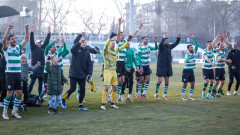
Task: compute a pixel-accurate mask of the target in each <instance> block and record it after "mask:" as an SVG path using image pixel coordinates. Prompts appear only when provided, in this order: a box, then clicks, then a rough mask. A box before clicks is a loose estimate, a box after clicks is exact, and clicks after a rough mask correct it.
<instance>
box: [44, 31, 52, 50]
mask: <svg viewBox="0 0 240 135" xmlns="http://www.w3.org/2000/svg"><path fill="white" fill-rule="evenodd" d="M50 37H51V27H50V26H48V34H47V37H46V38H45V40H44V43H43V48H46V46H47V45H48V44H49V41H50Z"/></svg>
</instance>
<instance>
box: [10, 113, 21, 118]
mask: <svg viewBox="0 0 240 135" xmlns="http://www.w3.org/2000/svg"><path fill="white" fill-rule="evenodd" d="M12 116H13V117H15V118H17V119H21V118H22V117H21V116H20V115H19V114H18V113H13V112H12Z"/></svg>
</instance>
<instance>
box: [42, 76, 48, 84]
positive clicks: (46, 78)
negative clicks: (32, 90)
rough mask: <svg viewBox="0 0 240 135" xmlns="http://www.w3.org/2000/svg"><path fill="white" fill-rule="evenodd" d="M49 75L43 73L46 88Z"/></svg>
mask: <svg viewBox="0 0 240 135" xmlns="http://www.w3.org/2000/svg"><path fill="white" fill-rule="evenodd" d="M47 80H48V73H43V82H44V87H47Z"/></svg>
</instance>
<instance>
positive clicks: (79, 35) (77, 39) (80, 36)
mask: <svg viewBox="0 0 240 135" xmlns="http://www.w3.org/2000/svg"><path fill="white" fill-rule="evenodd" d="M84 34H85V32H82V33H81V34H78V36H77V37H76V38H75V39H74V42H73V43H74V44H76V43H78V42H79V40H80V39H81V38H82V36H83V35H84Z"/></svg>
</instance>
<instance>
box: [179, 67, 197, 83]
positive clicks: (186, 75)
mask: <svg viewBox="0 0 240 135" xmlns="http://www.w3.org/2000/svg"><path fill="white" fill-rule="evenodd" d="M182 82H195V76H194V71H193V69H183V73H182Z"/></svg>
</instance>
